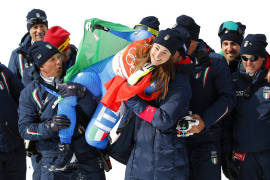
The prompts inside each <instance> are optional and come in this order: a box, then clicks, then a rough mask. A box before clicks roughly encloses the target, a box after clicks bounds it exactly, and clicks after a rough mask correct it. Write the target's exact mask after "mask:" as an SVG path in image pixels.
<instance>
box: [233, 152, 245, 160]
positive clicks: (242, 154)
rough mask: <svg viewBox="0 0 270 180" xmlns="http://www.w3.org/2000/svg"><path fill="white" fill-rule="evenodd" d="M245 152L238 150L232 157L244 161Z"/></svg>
mask: <svg viewBox="0 0 270 180" xmlns="http://www.w3.org/2000/svg"><path fill="white" fill-rule="evenodd" d="M246 154H247V153H239V152H234V153H233V155H232V157H233V158H234V159H238V160H239V161H244V160H245V157H246Z"/></svg>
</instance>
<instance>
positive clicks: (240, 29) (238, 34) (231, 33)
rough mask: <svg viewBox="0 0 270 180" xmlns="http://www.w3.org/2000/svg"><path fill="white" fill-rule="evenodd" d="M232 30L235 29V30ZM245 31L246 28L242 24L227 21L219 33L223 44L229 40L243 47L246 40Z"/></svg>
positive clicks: (221, 26)
mask: <svg viewBox="0 0 270 180" xmlns="http://www.w3.org/2000/svg"><path fill="white" fill-rule="evenodd" d="M227 26H228V27H227ZM231 28H233V30H232V29H231ZM245 30H246V26H245V25H244V24H242V23H241V22H233V21H226V22H224V23H222V24H221V25H220V27H219V32H218V36H219V37H220V42H221V44H222V42H223V41H224V40H229V41H233V42H236V43H237V44H239V45H240V46H241V43H242V41H243V39H244V34H245Z"/></svg>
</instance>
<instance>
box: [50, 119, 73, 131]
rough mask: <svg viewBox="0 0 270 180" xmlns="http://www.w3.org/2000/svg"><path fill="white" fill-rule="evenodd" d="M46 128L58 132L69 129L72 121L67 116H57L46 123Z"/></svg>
mask: <svg viewBox="0 0 270 180" xmlns="http://www.w3.org/2000/svg"><path fill="white" fill-rule="evenodd" d="M45 126H46V127H47V128H49V129H51V131H53V132H58V131H59V130H61V129H66V128H69V126H70V120H69V119H68V118H67V116H65V115H55V116H53V118H52V119H51V120H49V121H47V122H46V123H45Z"/></svg>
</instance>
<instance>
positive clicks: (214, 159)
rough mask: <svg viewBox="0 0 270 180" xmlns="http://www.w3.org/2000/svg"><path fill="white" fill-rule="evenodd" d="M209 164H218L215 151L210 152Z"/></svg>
mask: <svg viewBox="0 0 270 180" xmlns="http://www.w3.org/2000/svg"><path fill="white" fill-rule="evenodd" d="M211 162H212V164H214V165H216V164H217V163H218V157H217V151H211Z"/></svg>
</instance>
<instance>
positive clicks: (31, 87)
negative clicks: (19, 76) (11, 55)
mask: <svg viewBox="0 0 270 180" xmlns="http://www.w3.org/2000/svg"><path fill="white" fill-rule="evenodd" d="M38 88H40V84H39V82H38V81H37V80H33V81H31V82H30V83H29V84H27V85H26V86H25V88H24V89H23V91H22V93H32V92H33V91H34V90H35V89H38Z"/></svg>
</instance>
